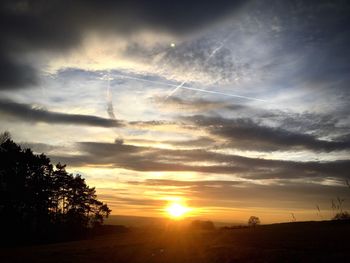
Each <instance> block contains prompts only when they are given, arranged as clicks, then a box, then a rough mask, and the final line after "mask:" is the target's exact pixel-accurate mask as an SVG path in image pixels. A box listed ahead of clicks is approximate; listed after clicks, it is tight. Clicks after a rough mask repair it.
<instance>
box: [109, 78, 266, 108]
mask: <svg viewBox="0 0 350 263" xmlns="http://www.w3.org/2000/svg"><path fill="white" fill-rule="evenodd" d="M114 76H116V77H120V78H125V79H132V80H139V81H144V82H148V83H153V84H159V85H164V86H170V87H175V88H177V87H179V88H180V89H187V90H194V91H200V92H205V93H210V94H218V95H224V96H228V97H235V98H240V99H246V100H254V101H262V102H267V101H266V100H262V99H258V98H253V97H247V96H241V95H236V94H231V93H224V92H219V91H212V90H205V89H199V88H192V87H187V86H180V85H175V84H171V83H166V82H161V81H153V80H148V79H142V78H137V77H130V76H127V75H121V74H118V75H114Z"/></svg>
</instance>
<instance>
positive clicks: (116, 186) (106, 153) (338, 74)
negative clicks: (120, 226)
mask: <svg viewBox="0 0 350 263" xmlns="http://www.w3.org/2000/svg"><path fill="white" fill-rule="evenodd" d="M312 2H314V3H312ZM0 12H1V15H0V19H1V23H0V32H1V42H0V61H1V66H0V127H1V131H2V132H3V131H6V130H7V131H9V132H10V133H11V135H12V138H13V139H14V140H15V141H16V142H18V143H20V144H21V145H23V147H30V148H31V149H33V151H35V152H36V153H42V152H44V153H45V154H47V155H48V156H49V157H50V158H51V160H52V161H53V162H54V163H57V162H61V163H65V164H67V166H68V171H69V172H72V173H79V174H82V175H83V177H85V178H86V180H87V182H88V184H89V185H90V186H95V187H96V188H97V193H98V198H99V199H101V200H103V201H104V202H107V203H108V205H109V206H110V208H111V209H112V210H113V212H112V214H113V215H137V216H152V217H153V216H162V215H163V213H164V211H163V210H164V207H165V206H166V205H167V204H168V203H169V202H171V201H172V200H179V201H180V202H182V203H184V204H186V205H187V206H189V207H191V210H190V211H189V214H190V215H191V216H196V217H200V218H205V219H211V220H216V221H224V222H246V221H247V219H248V218H249V216H251V215H255V216H258V217H260V219H261V221H262V222H263V223H269V222H280V221H291V220H293V218H292V213H293V214H294V216H295V218H296V220H298V221H299V220H322V219H329V218H330V217H331V216H332V211H331V199H336V198H337V197H340V198H345V199H346V200H345V203H344V208H349V207H350V189H349V188H348V187H347V186H346V179H350V174H349V171H350V115H349V109H350V88H349V83H350V63H349V62H350V51H349V47H350V27H349V25H350V4H349V3H348V1H278V0H267V1H222V0H216V1H185V0H179V1H161V0H159V1H130V0H129V1H2V2H1V10H0ZM317 205H318V206H319V208H320V211H318V210H317V208H316V206H317Z"/></svg>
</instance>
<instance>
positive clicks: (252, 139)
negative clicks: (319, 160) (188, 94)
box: [183, 115, 350, 152]
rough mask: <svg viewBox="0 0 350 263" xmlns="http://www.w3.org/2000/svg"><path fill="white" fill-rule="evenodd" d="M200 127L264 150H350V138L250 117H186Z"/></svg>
mask: <svg viewBox="0 0 350 263" xmlns="http://www.w3.org/2000/svg"><path fill="white" fill-rule="evenodd" d="M183 120H187V121H190V122H191V123H193V124H194V125H196V126H197V127H200V128H203V129H206V130H208V131H209V132H210V133H212V134H213V135H215V136H220V137H222V138H224V139H226V140H227V142H228V146H230V147H234V148H238V149H244V150H247V149H250V150H260V151H274V150H292V149H293V150H295V149H308V150H312V151H326V152H330V151H336V150H349V149H350V142H349V141H326V140H320V139H318V138H317V137H315V136H313V135H310V134H307V133H297V132H292V131H289V130H286V129H283V128H279V127H269V126H264V125H260V124H258V123H255V122H254V121H252V120H251V119H249V118H241V119H226V118H222V117H207V116H203V115H197V116H192V117H185V118H183Z"/></svg>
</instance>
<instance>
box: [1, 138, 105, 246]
mask: <svg viewBox="0 0 350 263" xmlns="http://www.w3.org/2000/svg"><path fill="white" fill-rule="evenodd" d="M65 168H66V166H65V165H62V164H60V163H59V164H57V165H56V166H55V167H54V165H53V164H52V163H51V161H50V159H49V158H48V157H47V156H46V155H45V154H40V155H36V154H34V153H33V152H32V150H30V149H22V148H21V147H20V146H19V145H18V144H16V143H15V142H13V141H12V140H11V137H10V135H9V134H8V133H3V134H1V135H0V233H1V235H0V239H1V240H0V242H1V243H3V244H10V243H16V244H19V243H28V242H50V241H58V240H66V239H74V238H80V237H83V236H86V235H87V234H88V233H90V232H95V230H96V228H98V227H99V226H100V225H101V224H102V223H103V219H104V217H108V215H109V214H110V212H111V210H110V209H109V208H108V206H107V205H106V204H104V203H102V202H100V201H99V200H97V198H96V191H95V188H91V187H89V186H87V185H86V182H85V179H83V178H82V177H81V176H80V175H73V174H70V173H68V172H67V171H66V169H65ZM92 230H93V231H92Z"/></svg>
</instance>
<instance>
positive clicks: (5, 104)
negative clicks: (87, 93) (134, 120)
mask: <svg viewBox="0 0 350 263" xmlns="http://www.w3.org/2000/svg"><path fill="white" fill-rule="evenodd" d="M0 112H1V113H2V114H5V116H10V117H15V118H17V119H20V120H21V121H28V122H45V123H51V124H71V125H87V126H96V127H106V128H109V127H121V126H123V124H122V122H120V121H117V120H111V119H105V118H101V117H97V116H92V115H81V114H68V113H59V112H53V111H48V110H45V109H42V108H35V107H33V106H32V105H30V104H22V103H17V102H13V101H10V100H4V99H1V100H0Z"/></svg>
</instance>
